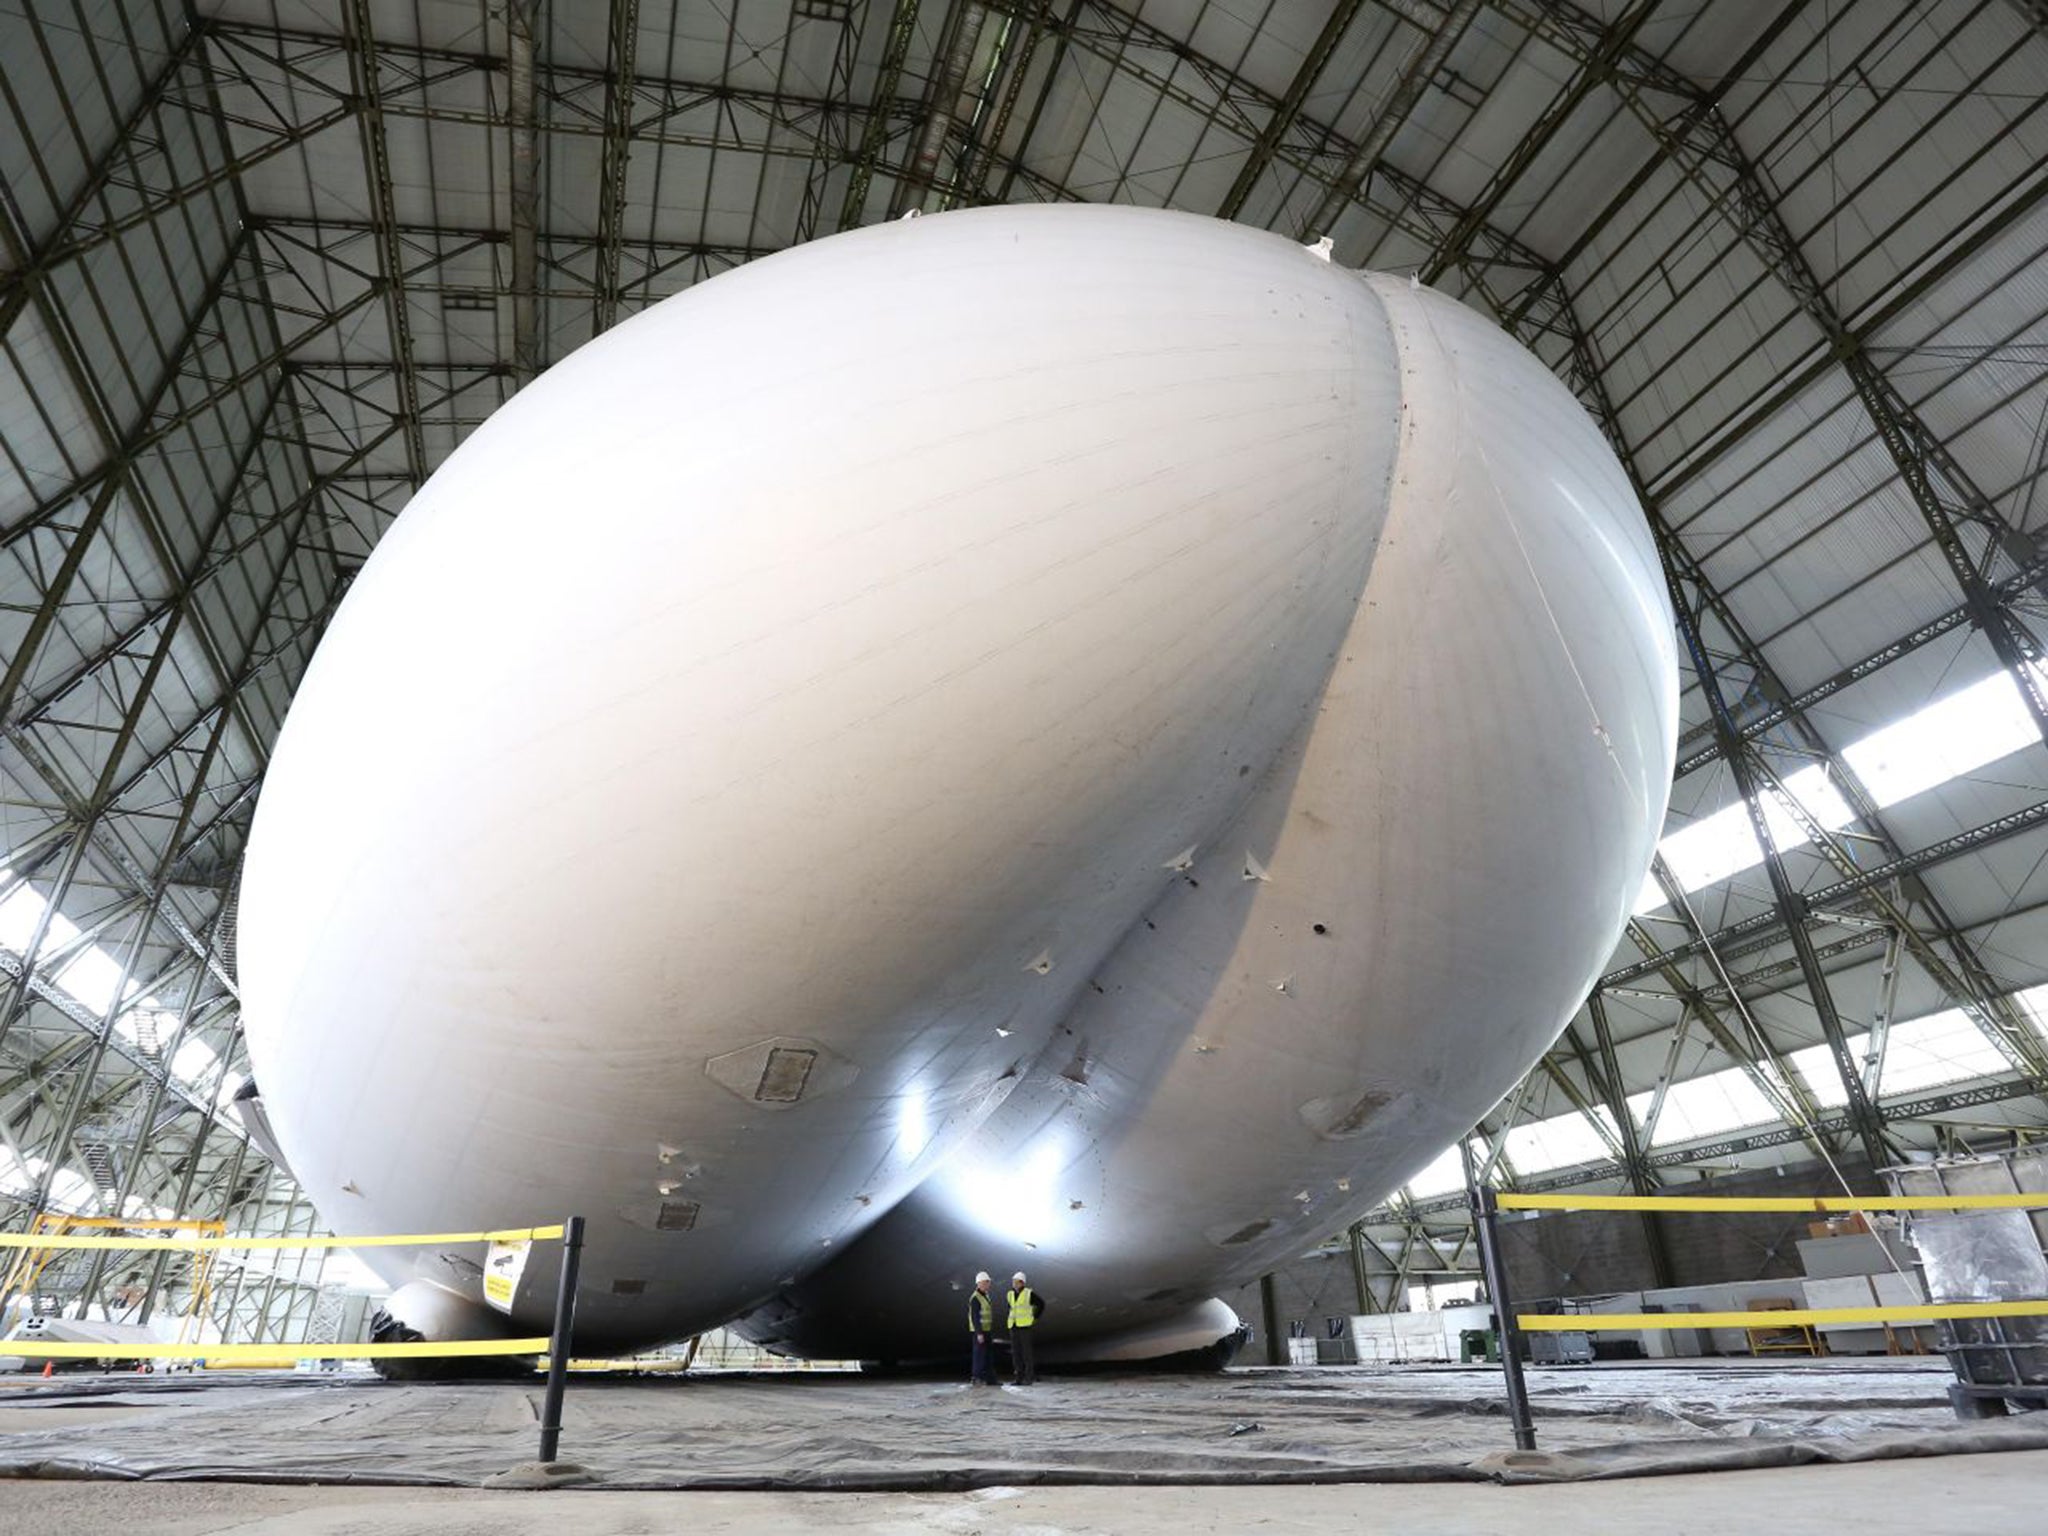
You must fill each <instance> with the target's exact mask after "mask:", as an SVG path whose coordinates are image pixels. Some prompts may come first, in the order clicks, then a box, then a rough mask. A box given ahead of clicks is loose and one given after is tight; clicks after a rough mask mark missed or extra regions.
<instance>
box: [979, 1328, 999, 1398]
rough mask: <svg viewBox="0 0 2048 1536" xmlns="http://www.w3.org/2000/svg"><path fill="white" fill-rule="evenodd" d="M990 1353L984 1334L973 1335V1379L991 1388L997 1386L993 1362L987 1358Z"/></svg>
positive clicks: (991, 1349)
mask: <svg viewBox="0 0 2048 1536" xmlns="http://www.w3.org/2000/svg"><path fill="white" fill-rule="evenodd" d="M992 1353H993V1348H992V1345H991V1343H990V1340H989V1336H988V1335H987V1334H985V1333H977V1334H975V1335H974V1379H975V1380H976V1381H978V1382H981V1383H982V1384H984V1385H985V1386H991V1387H993V1386H995V1385H997V1382H996V1367H995V1362H994V1361H993V1360H991V1359H990V1358H989V1356H990V1355H991V1354H992Z"/></svg>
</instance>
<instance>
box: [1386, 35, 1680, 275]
mask: <svg viewBox="0 0 2048 1536" xmlns="http://www.w3.org/2000/svg"><path fill="white" fill-rule="evenodd" d="M1662 3H1663V0H1632V3H1631V4H1630V5H1629V8H1628V9H1627V10H1625V11H1623V12H1622V13H1621V15H1620V16H1619V17H1617V18H1616V19H1615V20H1614V22H1613V23H1612V24H1611V25H1609V26H1606V27H1603V28H1602V29H1601V30H1600V33H1599V36H1598V40H1597V41H1596V42H1594V43H1593V45H1592V46H1591V48H1590V49H1589V50H1588V51H1587V52H1586V53H1585V55H1584V56H1583V57H1581V58H1579V59H1578V60H1577V64H1578V69H1577V72H1576V73H1575V74H1574V75H1573V76H1572V78H1571V80H1570V81H1569V83H1567V84H1566V86H1565V88H1564V90H1563V91H1561V92H1559V93H1558V95H1557V96H1556V97H1555V98H1554V99H1553V100H1552V101H1551V103H1550V105H1549V106H1547V107H1545V108H1544V109H1543V115H1542V116H1540V117H1539V118H1537V119H1536V121H1535V123H1534V124H1533V125H1531V127H1530V129H1529V131H1528V132H1527V133H1525V134H1523V135H1522V136H1521V137H1520V138H1519V139H1517V140H1516V142H1515V147H1514V148H1513V149H1512V150H1510V151H1509V152H1508V157H1507V159H1506V160H1505V161H1503V162H1502V164H1501V166H1500V168H1499V169H1498V170H1496V171H1495V172H1494V173H1493V175H1492V177H1491V178H1490V179H1489V180H1488V181H1487V183H1486V186H1485V187H1484V188H1483V189H1482V190H1481V191H1480V193H1479V196H1478V197H1476V198H1474V199H1473V201H1472V204H1471V206H1470V207H1469V208H1467V209H1466V210H1465V215H1464V217H1463V218H1461V219H1460V220H1459V221H1458V227H1457V228H1456V229H1454V230H1453V231H1452V232H1451V237H1450V239H1449V240H1447V241H1445V242H1444V243H1443V244H1442V245H1441V246H1439V247H1438V248H1437V250H1436V251H1435V252H1434V253H1433V254H1432V255H1431V256H1430V258H1429V260H1428V261H1426V262H1424V263H1423V266H1422V281H1424V282H1425V283H1434V282H1435V281H1436V280H1437V279H1438V278H1440V277H1442V276H1443V275H1444V273H1445V272H1447V271H1448V270H1450V269H1451V268H1452V267H1455V266H1457V265H1458V264H1459V263H1461V262H1462V261H1464V259H1465V255H1466V253H1467V252H1468V251H1470V250H1471V248H1472V242H1473V240H1474V239H1475V238H1476V237H1477V236H1478V234H1479V232H1480V231H1481V230H1482V229H1484V228H1485V227H1486V226H1487V225H1488V224H1490V223H1491V222H1492V221H1493V216H1494V214H1495V213H1497V212H1498V211H1499V209H1500V205H1501V203H1502V202H1504V201H1505V200H1506V198H1507V196H1508V194H1509V193H1510V192H1512V191H1514V189H1515V184H1516V183H1517V182H1519V181H1520V180H1521V178H1522V174H1523V173H1524V172H1525V171H1527V170H1528V169H1529V167H1530V166H1531V165H1532V164H1534V163H1535V161H1536V159H1537V157H1538V156H1539V155H1541V154H1542V153H1543V152H1544V151H1545V150H1546V149H1548V148H1549V147H1550V145H1551V142H1552V141H1553V140H1554V139H1556V137H1557V135H1558V133H1559V131H1560V130H1561V129H1563V127H1564V125H1565V124H1566V123H1567V122H1569V121H1570V120H1571V119H1572V117H1573V116H1574V115H1575V114H1576V113H1577V112H1578V110H1579V108H1580V107H1581V106H1583V105H1584V104H1585V101H1586V98H1587V97H1589V96H1591V95H1592V94H1593V92H1594V91H1595V90H1597V89H1598V88H1599V87H1601V86H1602V85H1604V84H1606V83H1607V81H1608V79H1609V77H1610V76H1611V75H1612V74H1613V72H1614V68H1615V64H1616V61H1617V60H1618V59H1620V58H1621V56H1622V55H1623V54H1625V53H1626V52H1627V51H1628V50H1629V49H1630V48H1631V47H1632V46H1633V45H1634V43H1635V37H1636V33H1638V32H1639V31H1641V30H1642V26H1643V23H1644V22H1646V21H1648V20H1649V19H1650V16H1651V13H1652V12H1654V11H1655V10H1656V9H1657V7H1658V6H1659V5H1660V4H1662Z"/></svg>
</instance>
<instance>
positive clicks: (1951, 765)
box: [1635, 668, 2048, 916]
mask: <svg viewBox="0 0 2048 1536" xmlns="http://www.w3.org/2000/svg"><path fill="white" fill-rule="evenodd" d="M2035 674H2036V676H2037V677H2040V678H2041V679H2042V681H2043V683H2044V685H2048V673H2044V672H2043V671H2042V669H2040V668H2036V669H2035ZM2036 740H2038V737H2037V735H2036V733H2035V730H2034V723H2033V717H2032V716H2031V715H2029V714H2028V713H2027V707H2026V703H2025V701H2024V700H2023V699H2022V698H2021V696H2020V690H2019V685H2018V684H2017V683H2015V682H2014V681H2013V679H2012V677H2011V675H2010V674H2009V673H2007V672H2004V671H1999V672H1994V673H1993V674H1992V675H1991V676H1989V677H1987V678H1984V679H1982V680H1981V681H1979V682H1975V683H1972V684H1970V685H1969V686H1968V687H1967V688H1961V689H1958V690H1957V691H1956V692H1954V693H1951V694H1948V695H1947V696H1945V697H1943V698H1940V699H1937V700H1935V701H1934V702H1933V703H1932V704H1929V705H1927V706H1926V707H1925V708H1924V709H1919V710H1916V711H1915V712H1914V713H1912V714H1910V715H1908V716H1907V717H1906V718H1905V719H1903V720H1899V721H1895V722H1894V723H1893V724H1891V725H1888V726H1885V727H1883V728H1882V729H1880V730H1876V731H1872V732H1871V733H1870V734H1869V735H1867V736H1865V737H1863V738H1862V739H1860V740H1858V741H1856V742H1854V743H1852V744H1851V745H1849V746H1848V747H1846V748H1844V749H1843V751H1842V758H1843V760H1844V761H1845V762H1846V763H1848V765H1849V767H1850V768H1851V769H1853V770H1854V772H1855V774H1856V777H1857V778H1859V779H1861V780H1862V781H1863V785H1864V787H1865V788H1866V789H1868V790H1869V791H1870V797H1871V799H1872V800H1873V801H1874V802H1875V803H1876V805H1877V807H1878V809H1879V810H1883V809H1885V808H1887V807H1889V806H1894V805H1897V804H1898V803H1899V802H1900V801H1902V800H1906V799H1910V798H1911V797H1912V796H1914V795H1917V794H1920V793H1922V792H1923V791H1926V790H1929V789H1933V788H1935V787H1936V786H1937V785H1941V784H1945V783H1947V782H1948V781H1949V780H1951V779H1956V778H1961V777H1962V776H1963V775H1964V774H1966V773H1973V772H1975V771H1976V770H1977V769H1979V768H1982V767H1984V766H1985V765H1986V764H1987V763H1993V762H1996V761H1997V760H1998V759H1999V758H2001V757H2004V756H2006V755H2007V754H2009V753H2012V752H2016V751H2018V750H2020V749H2021V748H2022V747H2025V746H2027V745H2028V744H2029V743H2031V742H2033V741H2036ZM1784 785H1785V789H1786V791H1787V792H1788V793H1789V794H1791V795H1793V796H1794V797H1795V798H1797V800H1798V801H1799V803H1800V805H1801V806H1803V807H1804V808H1805V810H1806V813H1807V814H1808V815H1809V816H1811V817H1812V818H1813V819H1814V820H1815V821H1817V822H1819V823H1820V825H1821V826H1823V827H1825V828H1827V829H1828V830H1829V831H1831V832H1832V831H1838V830H1839V829H1841V828H1842V827H1845V826H1847V825H1849V823H1850V822H1851V821H1853V820H1854V819H1855V818H1854V816H1853V815H1852V814H1851V813H1850V809H1849V806H1848V803H1847V802H1846V801H1845V800H1843V798H1842V796H1841V793H1840V791H1838V790H1837V789H1836V788H1835V786H1834V784H1833V783H1832V782H1831V781H1830V780H1829V778H1828V774H1827V770H1826V768H1824V767H1822V766H1820V765H1818V764H1816V765H1815V766H1813V767H1810V768H1802V769H1800V770H1799V772H1797V773H1794V774H1791V775H1789V776H1788V777H1786V779H1785V780H1784ZM1764 819H1765V821H1766V823H1767V824H1768V825H1769V826H1770V829H1771V837H1772V840H1773V841H1775V842H1776V843H1777V845H1778V846H1779V848H1781V849H1785V848H1797V847H1799V846H1801V845H1802V844H1804V843H1805V842H1806V840H1807V839H1806V834H1805V832H1804V831H1803V830H1802V829H1801V827H1800V824H1799V822H1798V821H1797V820H1796V819H1794V817H1793V816H1792V814H1791V812H1789V811H1788V810H1786V809H1785V807H1784V806H1783V805H1782V804H1780V803H1779V801H1778V798H1777V796H1775V795H1768V794H1767V795H1766V796H1765V797H1764ZM1657 851H1658V852H1659V853H1660V854H1662V855H1663V857H1664V863H1665V866H1666V867H1667V868H1668V869H1669V870H1670V871H1671V875H1672V878H1673V879H1675V880H1677V881H1678V883H1679V884H1680V885H1681V886H1683V887H1684V888H1685V889H1686V890H1688V891H1696V890H1699V889H1701V888H1702V887H1704V886H1709V885H1713V884H1716V883H1717V882H1719V881H1722V880H1726V879H1727V878H1728V877H1729V876H1731V875H1737V874H1740V873H1741V872H1742V871H1743V870H1745V869H1754V868H1755V867H1756V866H1757V865H1759V864H1761V863H1762V862H1763V858H1764V856H1763V850H1762V849H1761V848H1759V847H1758V846H1757V841H1756V833H1755V832H1754V831H1753V830H1752V828H1751V826H1750V820H1749V811H1748V809H1747V808H1746V807H1745V806H1744V805H1743V804H1742V803H1741V802H1740V801H1739V800H1738V801H1737V802H1736V803H1735V804H1733V805H1729V806H1723V807H1722V808H1721V809H1720V810H1718V811H1715V812H1714V813H1713V814H1712V815H1710V816H1705V817H1702V818H1701V819H1700V820H1698V821H1695V822H1693V823H1692V824H1691V825H1689V826H1685V827H1681V828H1679V829H1678V830H1677V831H1676V832H1673V833H1671V834H1670V835H1668V836H1667V837H1665V839H1664V840H1663V841H1662V842H1661V843H1659V844H1658V845H1657ZM1664 905H1666V903H1665V900H1664V892H1663V891H1662V890H1661V889H1659V887H1658V885H1657V882H1656V880H1655V878H1654V877H1653V878H1650V879H1647V880H1645V881H1644V882H1643V886H1642V889H1641V891H1640V892H1638V894H1637V896H1636V904H1635V911H1636V913H1637V915H1638V916H1640V915H1643V914H1645V913H1649V912H1654V911H1656V910H1658V909H1659V908H1660V907H1663V906H1664Z"/></svg>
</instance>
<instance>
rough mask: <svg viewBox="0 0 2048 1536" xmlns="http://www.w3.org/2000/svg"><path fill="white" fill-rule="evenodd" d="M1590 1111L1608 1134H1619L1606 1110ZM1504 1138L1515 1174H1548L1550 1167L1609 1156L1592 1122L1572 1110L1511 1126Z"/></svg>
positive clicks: (1606, 1145) (1590, 1161) (1601, 1159)
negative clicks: (1566, 1113) (1545, 1118)
mask: <svg viewBox="0 0 2048 1536" xmlns="http://www.w3.org/2000/svg"><path fill="white" fill-rule="evenodd" d="M1593 1113H1594V1114H1596V1115H1598V1116H1599V1117H1600V1124H1601V1125H1602V1126H1603V1127H1604V1128H1605V1129H1606V1130H1607V1132H1608V1134H1609V1135H1618V1134H1619V1133H1618V1132H1617V1130H1616V1128H1615V1124H1614V1116H1613V1115H1611V1114H1609V1113H1608V1112H1607V1110H1606V1109H1604V1108H1599V1109H1595V1110H1594V1111H1593ZM1506 1140H1507V1160H1508V1161H1509V1162H1510V1163H1512V1164H1514V1167H1515V1172H1517V1173H1548V1172H1550V1170H1551V1169H1553V1168H1573V1167H1576V1166H1578V1165H1579V1164H1580V1163H1597V1162H1603V1161H1605V1160H1606V1159H1607V1158H1609V1157H1612V1156H1613V1153H1612V1151H1611V1150H1610V1149H1609V1147H1608V1144H1607V1141H1606V1140H1605V1138H1603V1137H1602V1136H1601V1134H1600V1132H1599V1131H1598V1130H1595V1129H1594V1127H1593V1124H1592V1122H1591V1121H1589V1120H1588V1119H1587V1118H1586V1117H1585V1116H1584V1115H1582V1114H1579V1113H1578V1112H1576V1111H1574V1112H1573V1113H1571V1114H1569V1115H1554V1116H1552V1117H1551V1118H1550V1119H1548V1120H1532V1121H1530V1122H1529V1123H1527V1124H1526V1125H1517V1126H1514V1127H1513V1128H1511V1129H1510V1130H1509V1131H1508V1133H1507V1138H1506Z"/></svg>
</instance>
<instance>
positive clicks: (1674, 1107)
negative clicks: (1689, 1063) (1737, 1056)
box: [1628, 1067, 1779, 1147]
mask: <svg viewBox="0 0 2048 1536" xmlns="http://www.w3.org/2000/svg"><path fill="white" fill-rule="evenodd" d="M1653 1097H1655V1095H1654V1094H1652V1093H1649V1092H1644V1093H1635V1094H1630V1095H1629V1101H1628V1107H1629V1112H1630V1113H1631V1114H1633V1115H1635V1116H1636V1117H1637V1118H1638V1119H1641V1118H1642V1116H1644V1115H1645V1114H1647V1113H1649V1109H1650V1101H1651V1099H1652V1098H1653ZM1778 1118H1779V1116H1778V1112H1777V1111H1776V1110H1775V1109H1773V1108H1771V1101H1770V1100H1769V1099H1767V1098H1765V1097H1764V1092H1763V1090H1762V1089H1761V1088H1759V1087H1757V1085H1756V1084H1755V1083H1753V1082H1751V1081H1750V1078H1749V1074H1748V1073H1746V1072H1745V1071H1743V1069H1742V1068H1740V1067H1730V1068H1728V1069H1727V1070H1726V1071H1724V1072H1709V1073H1708V1074H1707V1075H1706V1076H1704V1077H1694V1078H1688V1079H1686V1081H1684V1082H1682V1083H1673V1084H1672V1085H1671V1086H1670V1087H1669V1088H1667V1089H1665V1090H1664V1108H1663V1110H1662V1111H1661V1112H1660V1113H1659V1114H1658V1116H1657V1125H1656V1128H1655V1130H1654V1131H1652V1133H1651V1136H1650V1145H1651V1146H1653V1147H1662V1146H1668V1145H1669V1144H1670V1143H1672V1142H1675V1141H1698V1140H1699V1139H1701V1138H1702V1137H1705V1136H1720V1135H1723V1134H1725V1133H1726V1132H1728V1131H1737V1130H1742V1129H1744V1128H1745V1127H1748V1126H1752V1125H1766V1124H1768V1123H1770V1122H1771V1121H1773V1120H1776V1119H1778Z"/></svg>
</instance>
